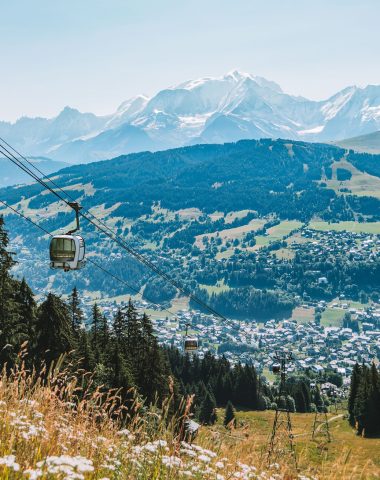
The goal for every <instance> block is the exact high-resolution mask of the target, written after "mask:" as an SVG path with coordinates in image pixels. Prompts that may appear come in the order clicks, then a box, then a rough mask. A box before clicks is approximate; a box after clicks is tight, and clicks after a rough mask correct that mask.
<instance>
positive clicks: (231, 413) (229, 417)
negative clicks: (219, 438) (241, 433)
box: [223, 401, 236, 428]
mask: <svg viewBox="0 0 380 480" xmlns="http://www.w3.org/2000/svg"><path fill="white" fill-rule="evenodd" d="M223 425H224V426H225V427H226V428H232V427H236V417H235V410H234V407H233V405H232V403H231V402H230V401H229V402H228V403H227V406H226V409H225V412H224V420H223Z"/></svg>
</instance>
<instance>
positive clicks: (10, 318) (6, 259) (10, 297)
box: [0, 216, 18, 366]
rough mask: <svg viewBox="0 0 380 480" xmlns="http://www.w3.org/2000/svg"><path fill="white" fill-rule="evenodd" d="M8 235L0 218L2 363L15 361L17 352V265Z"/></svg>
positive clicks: (0, 329) (0, 353)
mask: <svg viewBox="0 0 380 480" xmlns="http://www.w3.org/2000/svg"><path fill="white" fill-rule="evenodd" d="M8 245H9V240H8V234H7V232H6V230H5V228H4V220H3V217H2V216H0V345H2V348H1V349H0V363H1V366H2V365H3V364H4V362H8V363H9V362H10V361H13V360H14V359H15V357H16V354H17V352H16V351H15V348H17V345H16V343H17V339H16V338H15V335H14V334H15V331H16V330H17V328H16V327H17V321H18V315H17V308H16V305H15V299H14V290H15V281H14V280H13V279H12V277H11V276H10V273H9V271H10V269H11V268H12V267H13V266H14V265H15V263H16V262H15V261H14V260H13V257H12V254H11V253H9V252H8V250H7V249H8Z"/></svg>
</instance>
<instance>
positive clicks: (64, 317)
mask: <svg viewBox="0 0 380 480" xmlns="http://www.w3.org/2000/svg"><path fill="white" fill-rule="evenodd" d="M71 320H72V318H71V315H70V311H69V308H68V307H67V305H66V304H65V303H64V302H63V301H62V300H61V299H60V298H59V297H57V296H56V295H54V294H52V293H49V294H48V296H47V298H46V300H45V301H44V302H43V303H42V304H41V305H40V307H39V309H38V319H37V331H38V338H37V351H38V352H39V355H40V356H41V357H42V358H45V359H46V361H47V362H48V363H50V362H51V361H53V360H56V359H57V358H58V357H59V356H60V355H61V354H62V353H66V352H69V351H71V350H74V349H76V347H77V344H76V341H75V335H74V332H73V328H72V321H71Z"/></svg>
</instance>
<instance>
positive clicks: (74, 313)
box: [69, 287, 83, 335]
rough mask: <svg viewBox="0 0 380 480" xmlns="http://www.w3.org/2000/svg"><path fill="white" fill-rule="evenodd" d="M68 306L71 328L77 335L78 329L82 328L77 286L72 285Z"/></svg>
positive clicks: (81, 313)
mask: <svg viewBox="0 0 380 480" xmlns="http://www.w3.org/2000/svg"><path fill="white" fill-rule="evenodd" d="M69 306H70V314H71V324H72V329H73V331H74V332H75V333H76V334H77V335H79V331H80V329H81V328H82V322H83V312H82V309H81V308H80V300H79V294H78V289H77V287H74V288H73V290H72V292H71V294H70V297H69Z"/></svg>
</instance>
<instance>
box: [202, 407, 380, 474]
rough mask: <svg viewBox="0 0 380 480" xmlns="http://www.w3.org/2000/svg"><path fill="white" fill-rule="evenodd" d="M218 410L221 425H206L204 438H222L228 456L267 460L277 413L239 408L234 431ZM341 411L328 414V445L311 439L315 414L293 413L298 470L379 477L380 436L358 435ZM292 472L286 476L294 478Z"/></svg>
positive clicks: (308, 472)
mask: <svg viewBox="0 0 380 480" xmlns="http://www.w3.org/2000/svg"><path fill="white" fill-rule="evenodd" d="M218 413H219V420H218V424H217V425H216V426H214V427H209V428H207V429H206V428H203V429H202V432H201V437H202V439H205V437H209V436H212V437H213V438H214V441H215V442H216V441H217V440H219V441H220V442H221V446H220V451H221V454H222V455H225V456H228V458H231V457H232V458H233V456H234V453H235V454H236V455H239V456H240V458H241V461H243V462H247V463H255V464H258V460H257V459H259V458H261V460H262V462H263V463H265V461H266V453H267V443H268V438H269V435H270V433H271V429H272V425H273V419H274V412H273V411H265V412H244V411H238V412H237V420H238V428H237V429H235V430H234V431H232V432H231V433H229V432H228V431H227V430H226V429H225V428H224V427H223V426H222V424H221V423H222V419H223V415H224V412H223V411H222V410H220V411H219V412H218ZM342 414H343V412H338V414H336V413H329V414H328V417H329V419H332V420H330V422H329V427H330V432H331V435H332V442H331V443H329V444H323V443H322V440H323V438H322V437H320V438H319V439H316V440H314V441H312V440H311V429H312V425H313V421H314V414H301V413H296V414H292V415H291V419H292V425H293V434H294V436H295V438H294V443H295V447H296V452H297V460H298V466H299V470H300V471H301V472H302V473H303V474H306V475H307V474H308V475H315V476H316V478H318V479H319V480H322V479H372V478H373V479H374V478H379V477H380V455H379V452H380V439H364V438H361V437H358V436H357V435H355V433H354V431H353V429H352V428H351V427H350V426H349V424H348V422H347V420H346V419H344V418H343V417H342ZM334 417H335V419H334ZM210 434H211V435H210ZM253 459H255V460H253ZM281 461H286V455H283V456H282V457H281V460H280V461H279V463H281ZM289 475H290V476H289V477H287V478H289V479H291V478H295V477H293V476H292V475H291V474H289Z"/></svg>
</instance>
